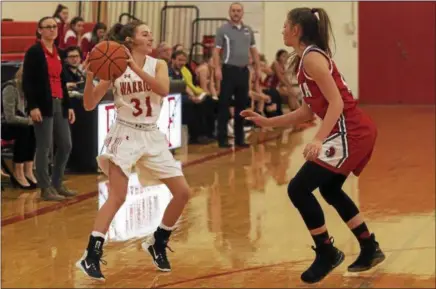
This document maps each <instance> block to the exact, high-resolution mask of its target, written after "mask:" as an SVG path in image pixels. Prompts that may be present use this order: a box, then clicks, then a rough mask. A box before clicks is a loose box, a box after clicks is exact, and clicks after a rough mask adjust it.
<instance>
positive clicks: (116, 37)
mask: <svg viewBox="0 0 436 289" xmlns="http://www.w3.org/2000/svg"><path fill="white" fill-rule="evenodd" d="M123 27H124V25H123V24H121V23H115V24H114V25H113V26H112V27H111V29H110V30H109V31H108V33H107V34H106V40H108V41H115V42H118V43H121V44H123V42H124V41H123V40H124V39H122V38H121V29H123Z"/></svg>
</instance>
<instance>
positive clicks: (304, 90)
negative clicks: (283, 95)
mask: <svg viewBox="0 0 436 289" xmlns="http://www.w3.org/2000/svg"><path fill="white" fill-rule="evenodd" d="M300 90H301V92H302V93H303V96H304V97H312V93H311V92H310V89H309V86H308V85H307V83H306V82H303V83H302V84H300Z"/></svg>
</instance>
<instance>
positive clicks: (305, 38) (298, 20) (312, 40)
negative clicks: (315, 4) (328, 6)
mask: <svg viewBox="0 0 436 289" xmlns="http://www.w3.org/2000/svg"><path fill="white" fill-rule="evenodd" d="M288 21H289V22H290V23H291V24H292V25H299V26H300V27H301V35H300V42H302V43H304V44H305V45H313V44H314V45H316V46H318V47H319V48H320V49H322V50H323V51H324V52H325V53H326V54H327V55H329V56H330V57H332V56H333V53H332V50H331V48H330V39H331V38H333V33H332V27H331V23H330V19H329V17H328V15H327V12H326V11H325V10H324V9H323V8H313V9H311V8H295V9H292V10H291V11H290V12H289V13H288ZM333 41H334V39H333ZM299 62H300V57H299V56H298V55H297V54H296V53H295V52H294V53H292V54H291V62H290V69H292V70H293V71H294V72H295V71H296V70H297V67H298V63H299Z"/></svg>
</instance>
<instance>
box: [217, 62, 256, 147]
mask: <svg viewBox="0 0 436 289" xmlns="http://www.w3.org/2000/svg"><path fill="white" fill-rule="evenodd" d="M222 74H223V79H222V81H221V92H220V95H219V100H218V143H219V144H227V143H228V139H227V123H228V121H229V119H230V102H231V98H232V96H234V102H233V103H234V105H235V116H234V117H235V128H234V131H235V144H236V145H240V144H243V143H244V126H243V118H242V117H241V116H240V113H241V111H243V110H244V109H246V108H247V107H248V105H249V100H248V88H249V85H248V82H249V71H248V67H238V66H233V65H227V64H224V65H223V68H222Z"/></svg>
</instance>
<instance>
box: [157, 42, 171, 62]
mask: <svg viewBox="0 0 436 289" xmlns="http://www.w3.org/2000/svg"><path fill="white" fill-rule="evenodd" d="M171 54H172V48H171V46H170V45H169V44H168V43H166V42H161V43H160V44H159V46H158V47H157V58H159V59H162V60H165V62H166V63H167V64H168V66H170V62H171Z"/></svg>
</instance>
